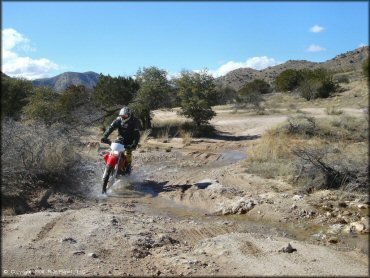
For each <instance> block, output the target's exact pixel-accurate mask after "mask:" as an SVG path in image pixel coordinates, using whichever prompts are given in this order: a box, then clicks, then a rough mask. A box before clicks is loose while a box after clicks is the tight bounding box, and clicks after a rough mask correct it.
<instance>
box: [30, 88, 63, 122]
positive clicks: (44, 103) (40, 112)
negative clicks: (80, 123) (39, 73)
mask: <svg viewBox="0 0 370 278" xmlns="http://www.w3.org/2000/svg"><path fill="white" fill-rule="evenodd" d="M59 99H60V95H59V94H57V93H55V92H53V91H52V89H51V88H49V87H36V88H34V90H33V92H32V93H31V94H30V95H29V96H28V97H27V101H28V103H27V105H26V106H24V107H23V113H24V116H25V117H26V118H27V119H32V120H36V121H42V122H43V123H46V124H48V125H50V124H53V123H55V122H58V121H65V120H67V118H68V113H67V111H66V110H65V109H63V107H62V105H61V103H60V100H59Z"/></svg>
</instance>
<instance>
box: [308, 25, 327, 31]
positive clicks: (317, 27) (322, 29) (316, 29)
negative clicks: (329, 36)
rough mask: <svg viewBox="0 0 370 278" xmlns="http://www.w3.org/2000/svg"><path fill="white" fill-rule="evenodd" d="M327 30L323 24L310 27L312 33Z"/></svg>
mask: <svg viewBox="0 0 370 278" xmlns="http://www.w3.org/2000/svg"><path fill="white" fill-rule="evenodd" d="M324 30H325V28H324V27H322V26H320V25H317V24H316V25H314V26H312V27H311V28H310V32H312V33H320V32H322V31H324Z"/></svg>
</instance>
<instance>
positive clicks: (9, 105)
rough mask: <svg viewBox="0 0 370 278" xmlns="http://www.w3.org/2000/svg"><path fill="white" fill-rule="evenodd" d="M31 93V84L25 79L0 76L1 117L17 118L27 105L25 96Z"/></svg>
mask: <svg viewBox="0 0 370 278" xmlns="http://www.w3.org/2000/svg"><path fill="white" fill-rule="evenodd" d="M31 91H32V83H31V82H30V81H28V80H25V79H18V78H11V77H9V76H6V75H4V74H2V76H1V117H2V118H3V117H15V118H18V117H19V116H20V114H21V111H22V107H23V106H25V105H26V104H27V96H28V95H29V94H30V92H31Z"/></svg>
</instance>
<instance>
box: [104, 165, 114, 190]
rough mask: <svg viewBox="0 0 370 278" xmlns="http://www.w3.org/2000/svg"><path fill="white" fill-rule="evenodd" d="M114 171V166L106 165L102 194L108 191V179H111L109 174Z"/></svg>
mask: <svg viewBox="0 0 370 278" xmlns="http://www.w3.org/2000/svg"><path fill="white" fill-rule="evenodd" d="M112 172H113V168H112V167H111V166H109V165H107V166H105V171H104V175H103V190H102V194H105V193H107V184H108V181H109V176H110V175H111V173H112Z"/></svg>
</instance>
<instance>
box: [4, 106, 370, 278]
mask: <svg viewBox="0 0 370 278" xmlns="http://www.w3.org/2000/svg"><path fill="white" fill-rule="evenodd" d="M320 111H321V110H320ZM308 112H310V113H312V114H313V115H319V114H320V113H318V111H317V110H315V109H314V110H312V109H311V110H310V109H309V110H308ZM352 112H353V113H352V114H354V115H361V111H358V110H356V111H352ZM156 117H159V118H162V119H174V120H175V119H176V118H177V116H176V112H174V111H172V112H171V111H160V112H157V113H156ZM285 119H286V116H271V115H262V116H246V115H244V114H243V113H241V114H237V113H236V114H233V113H230V112H225V111H223V112H220V113H218V115H217V116H216V117H215V118H214V119H213V120H212V124H214V125H215V126H216V128H217V129H218V130H219V131H221V132H222V134H223V135H224V137H221V138H220V139H193V141H192V143H191V144H190V145H189V146H183V143H182V139H181V138H179V139H176V138H174V139H172V140H170V141H169V142H168V143H163V142H161V141H158V140H153V139H150V140H148V142H147V145H146V146H143V147H142V148H141V149H139V150H137V151H135V152H134V159H135V160H134V172H133V174H132V176H131V177H130V178H124V179H122V180H121V181H118V182H117V183H116V184H114V185H113V186H112V187H111V188H110V190H109V194H108V197H104V196H102V195H101V194H100V191H101V184H100V183H101V181H100V176H101V174H102V157H101V156H99V155H98V153H97V152H96V153H90V155H91V157H92V158H94V159H95V161H96V162H95V163H96V167H95V172H94V175H93V178H91V179H87V184H86V186H87V187H88V188H89V190H86V192H89V193H88V195H87V196H86V197H85V198H83V199H81V198H77V197H74V196H70V197H68V198H67V199H66V198H65V196H62V195H59V194H54V195H52V196H51V197H50V198H49V200H48V202H49V204H50V207H49V208H48V209H46V210H44V211H40V212H36V213H32V214H23V215H17V216H5V215H3V217H2V270H1V271H2V275H9V276H24V275H36V276H41V275H45V276H97V275H101V276H107V275H113V276H130V275H135V276H147V275H150V276H180V275H181V276H182V275H184V276H191V275H194V276H199V275H206V276H234V275H244V276H264V275H269V276H272V275H283V276H287V275H293V276H299V275H301V276H303V275H304V276H368V274H369V268H368V267H369V263H368V231H369V224H368V208H367V199H366V196H362V195H358V194H349V193H345V192H339V191H328V190H325V191H319V192H315V193H314V194H311V195H301V194H299V193H298V192H297V189H296V188H294V187H292V186H291V185H289V184H287V183H285V182H284V181H280V180H272V179H264V178H261V177H259V176H256V175H251V174H248V173H246V172H245V169H244V167H243V159H245V157H246V156H247V154H248V144H249V143H250V142H251V141H252V140H258V138H259V136H260V135H261V134H263V132H265V131H266V129H268V128H270V127H272V126H275V125H277V124H279V123H281V122H283V121H284V120H285ZM353 227H354V228H353ZM289 244H290V246H291V247H292V248H291V249H290V248H289V247H288V245H289Z"/></svg>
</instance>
